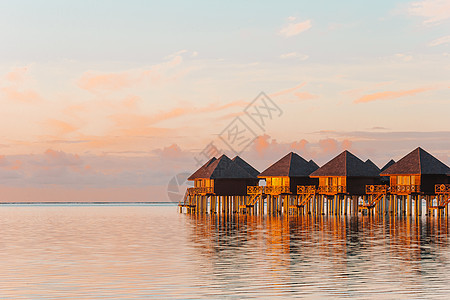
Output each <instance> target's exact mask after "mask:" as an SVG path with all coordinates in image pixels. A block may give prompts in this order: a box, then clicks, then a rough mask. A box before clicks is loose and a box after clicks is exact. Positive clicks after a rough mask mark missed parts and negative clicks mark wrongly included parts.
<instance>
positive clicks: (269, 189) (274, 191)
mask: <svg viewBox="0 0 450 300" xmlns="http://www.w3.org/2000/svg"><path fill="white" fill-rule="evenodd" d="M265 191H266V194H270V195H280V194H289V193H290V192H291V191H290V188H289V186H266V188H265Z"/></svg>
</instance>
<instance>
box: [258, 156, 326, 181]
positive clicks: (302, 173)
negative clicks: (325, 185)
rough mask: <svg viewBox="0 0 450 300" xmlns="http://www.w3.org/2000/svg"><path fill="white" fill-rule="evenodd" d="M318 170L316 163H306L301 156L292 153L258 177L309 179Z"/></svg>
mask: <svg viewBox="0 0 450 300" xmlns="http://www.w3.org/2000/svg"><path fill="white" fill-rule="evenodd" d="M318 168H319V166H318V165H317V164H316V163H315V162H314V161H312V160H310V161H306V160H305V159H303V158H302V157H301V156H300V155H298V154H296V153H294V152H291V153H289V154H287V155H286V156H284V157H283V158H281V159H280V160H279V161H277V162H276V163H274V164H273V165H271V166H270V167H268V168H267V169H265V170H264V171H263V172H262V173H261V174H259V176H258V177H277V176H288V177H308V176H309V174H311V173H312V172H314V171H315V170H317V169H318Z"/></svg>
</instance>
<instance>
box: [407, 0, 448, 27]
mask: <svg viewBox="0 0 450 300" xmlns="http://www.w3.org/2000/svg"><path fill="white" fill-rule="evenodd" d="M408 13H409V14H410V15H413V16H419V17H423V18H425V20H424V21H423V24H424V25H435V24H439V23H441V22H442V21H445V20H447V19H449V18H450V2H449V1H448V0H424V1H419V2H413V3H411V4H410V5H409V7H408Z"/></svg>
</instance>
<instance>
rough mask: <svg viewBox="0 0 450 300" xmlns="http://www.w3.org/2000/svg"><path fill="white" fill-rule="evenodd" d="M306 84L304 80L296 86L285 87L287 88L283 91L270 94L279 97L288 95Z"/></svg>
mask: <svg viewBox="0 0 450 300" xmlns="http://www.w3.org/2000/svg"><path fill="white" fill-rule="evenodd" d="M305 85H306V82H302V83H300V84H299V85H296V86H294V87H292V88H289V89H285V90H282V91H279V92H276V93H273V94H270V95H269V96H270V97H278V96H284V95H288V94H291V93H292V92H294V91H296V90H298V89H300V88H302V87H304V86H305Z"/></svg>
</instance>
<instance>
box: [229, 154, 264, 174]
mask: <svg viewBox="0 0 450 300" xmlns="http://www.w3.org/2000/svg"><path fill="white" fill-rule="evenodd" d="M232 161H234V162H235V163H237V164H238V165H239V166H240V167H241V168H243V169H244V170H245V171H247V173H248V174H250V175H252V176H253V177H254V178H257V177H258V175H259V171H258V170H256V169H255V168H253V167H252V166H251V165H250V164H249V163H248V162H246V161H245V160H243V159H242V158H240V157H239V156H236V157H235V158H233V159H232Z"/></svg>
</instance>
